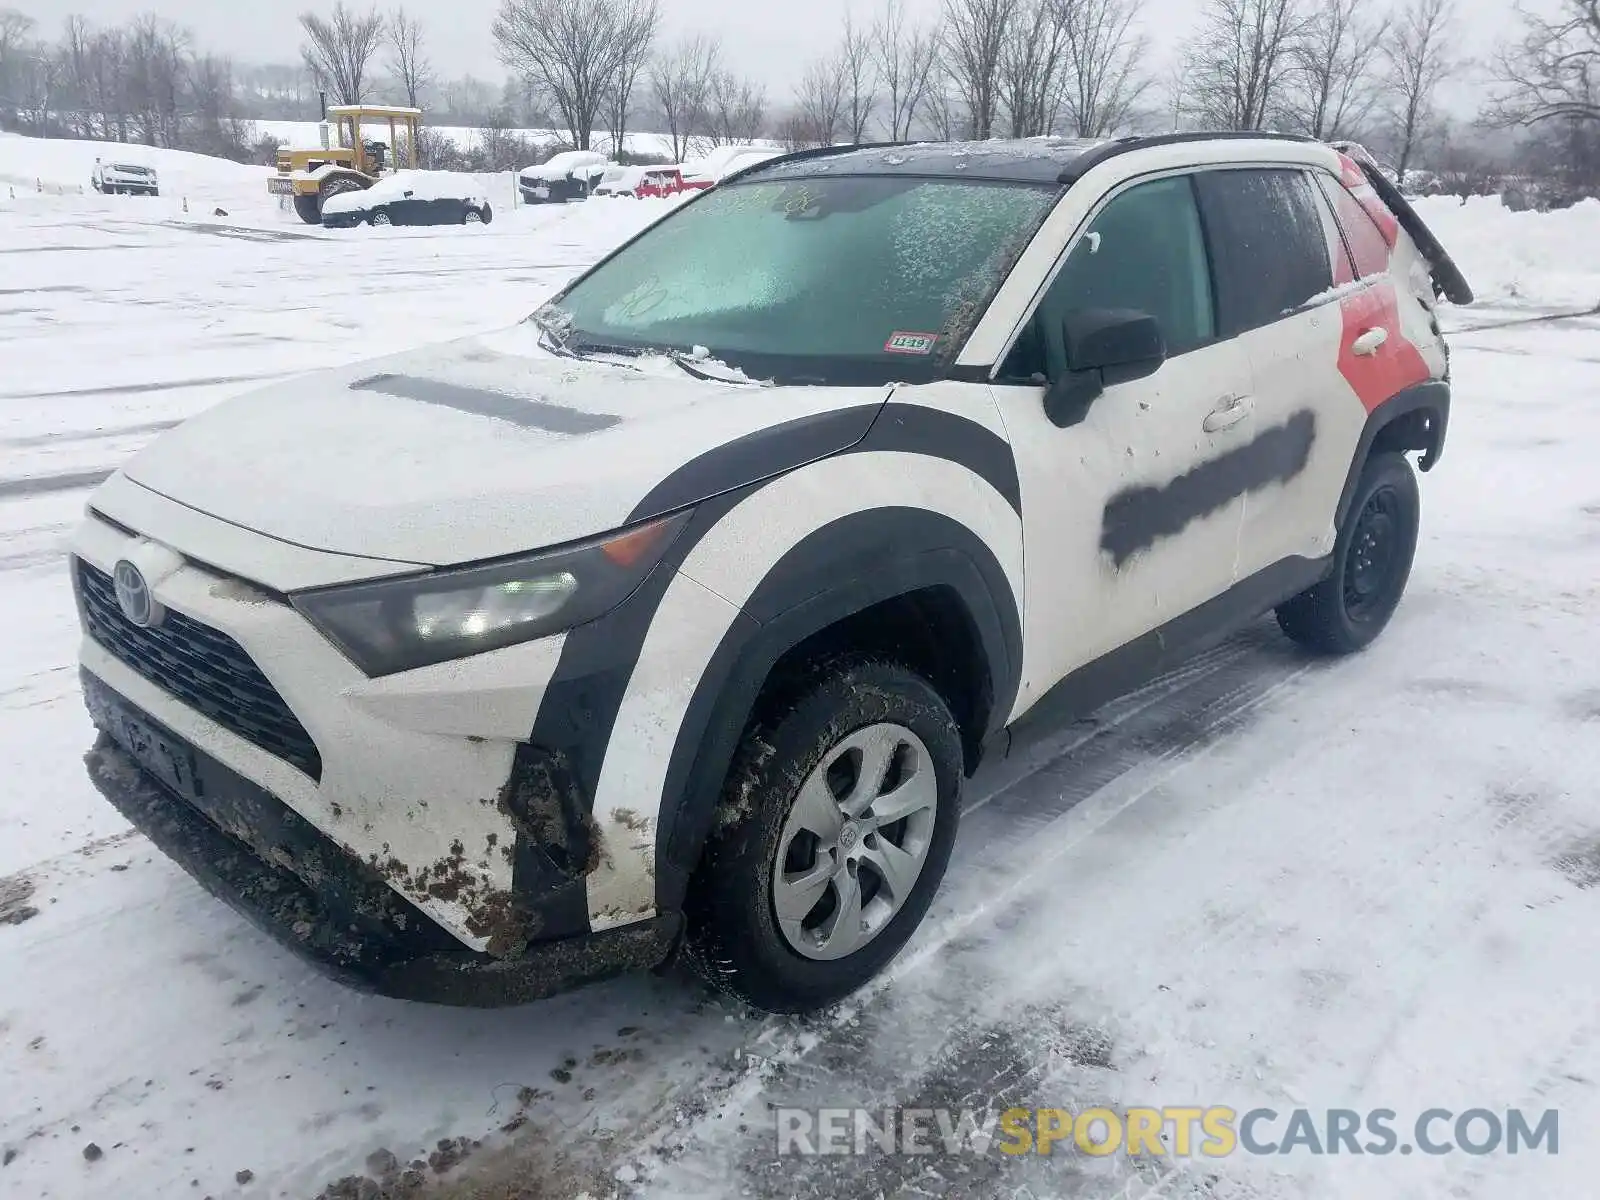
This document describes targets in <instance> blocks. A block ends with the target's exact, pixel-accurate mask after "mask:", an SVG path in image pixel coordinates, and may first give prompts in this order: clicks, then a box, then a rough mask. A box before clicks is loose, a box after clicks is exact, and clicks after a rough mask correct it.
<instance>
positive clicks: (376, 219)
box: [367, 208, 394, 225]
mask: <svg viewBox="0 0 1600 1200" xmlns="http://www.w3.org/2000/svg"><path fill="white" fill-rule="evenodd" d="M367 224H369V225H393V224H394V222H393V221H392V220H390V218H389V214H388V213H386V212H384V211H383V209H381V208H380V209H378V211H377V212H375V213H373V214H372V215H371V216H370V217H368V218H367Z"/></svg>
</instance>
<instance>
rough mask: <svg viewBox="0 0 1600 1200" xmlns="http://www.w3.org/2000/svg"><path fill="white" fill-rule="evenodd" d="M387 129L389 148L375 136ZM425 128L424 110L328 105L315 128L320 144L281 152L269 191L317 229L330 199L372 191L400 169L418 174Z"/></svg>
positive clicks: (373, 105) (383, 105)
mask: <svg viewBox="0 0 1600 1200" xmlns="http://www.w3.org/2000/svg"><path fill="white" fill-rule="evenodd" d="M384 126H387V127H388V130H389V140H388V142H387V143H385V142H383V141H381V140H379V138H378V137H376V136H373V135H374V134H377V133H378V132H379V130H381V129H382V128H383V127H384ZM421 126H422V111H421V110H420V109H415V108H397V107H394V106H392V105H386V104H333V105H327V104H325V105H324V106H323V110H322V121H321V122H320V123H319V124H318V126H317V131H318V134H319V135H320V140H321V143H322V144H321V145H319V146H314V147H312V148H310V149H304V148H298V147H284V148H283V149H280V150H279V151H278V173H277V174H276V175H274V176H273V177H272V178H271V179H269V180H267V191H268V192H270V193H271V194H272V195H274V196H288V197H291V198H292V199H293V201H294V211H295V212H296V213H297V214H298V215H299V217H300V219H301V220H302V221H304V222H305V223H306V224H308V225H316V224H319V223H320V222H321V220H322V202H323V201H324V200H326V199H327V198H328V197H329V196H336V195H338V194H339V193H340V192H353V191H361V190H363V189H365V188H369V187H371V186H372V185H373V184H375V183H377V182H378V180H379V179H381V178H383V175H384V172H386V171H397V170H400V169H401V168H402V167H405V168H408V169H411V170H415V169H416V166H417V130H418V129H420V128H421ZM402 135H403V136H402Z"/></svg>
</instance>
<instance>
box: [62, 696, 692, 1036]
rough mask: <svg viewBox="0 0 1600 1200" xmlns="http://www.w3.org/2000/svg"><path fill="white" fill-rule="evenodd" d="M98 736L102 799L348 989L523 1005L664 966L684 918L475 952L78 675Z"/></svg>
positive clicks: (291, 815) (93, 768) (286, 811)
mask: <svg viewBox="0 0 1600 1200" xmlns="http://www.w3.org/2000/svg"><path fill="white" fill-rule="evenodd" d="M81 679H82V683H83V690H84V697H85V700H86V702H87V703H88V705H89V711H90V713H91V715H92V716H93V718H94V720H95V723H96V725H97V727H98V728H99V731H100V732H99V737H98V739H97V740H96V742H95V744H94V746H93V747H92V748H91V749H90V750H89V752H88V754H87V755H86V756H85V758H84V762H85V765H86V766H87V768H88V772H89V778H90V780H91V781H92V782H93V784H94V786H95V788H96V789H97V790H98V791H99V792H100V794H101V795H103V796H104V797H105V798H106V799H107V800H108V801H110V802H111V804H112V805H113V806H115V807H116V809H117V810H118V811H119V812H121V813H122V815H123V816H124V817H125V818H127V820H128V821H129V822H130V823H131V824H133V825H134V826H135V827H136V828H137V829H138V830H139V831H140V832H141V833H143V834H144V835H145V836H147V837H148V838H149V839H150V840H151V841H152V842H154V843H155V845H156V847H157V848H158V849H160V850H161V851H162V852H163V853H164V854H166V855H167V856H168V857H169V858H171V859H173V860H174V861H175V862H177V863H178V865H180V866H181V867H183V869H184V870H186V871H187V872H188V873H189V874H190V875H192V876H193V877H194V878H195V879H196V880H197V881H198V882H199V883H200V884H201V885H202V886H203V887H204V888H205V889H206V890H207V891H209V892H210V893H211V894H212V895H214V896H216V897H217V898H218V899H220V900H223V901H224V902H225V903H227V904H228V905H229V906H231V907H232V908H234V909H235V910H236V911H238V912H239V913H241V914H242V915H243V916H245V917H246V918H247V919H248V920H250V921H251V922H252V923H253V924H254V925H256V926H257V927H258V928H260V929H261V930H263V931H264V932H266V933H267V934H269V935H270V936H272V937H273V938H275V939H277V940H278V941H280V942H282V943H283V944H284V945H286V946H288V947H289V948H290V949H292V950H294V951H295V952H296V953H297V954H299V955H300V956H301V957H302V958H304V959H306V960H307V961H309V962H311V963H313V964H314V965H315V966H317V967H318V968H319V969H321V970H322V971H324V972H326V973H327V974H329V975H332V976H333V977H334V978H336V979H338V980H340V981H341V982H343V983H345V984H347V985H349V986H351V987H355V988H358V989H360V990H363V991H370V992H376V993H379V994H382V995H387V996H394V997H397V998H400V999H407V1000H418V1001H424V1002H427V1003H433V1004H450V1005H466V1006H474V1007H495V1006H503V1005H511V1004H521V1003H524V1002H526V1001H530V1000H536V999H540V998H542V997H545V996H550V995H553V994H555V993H557V992H561V991H565V990H567V989H569V988H572V987H576V986H578V985H580V984H583V983H587V982H591V981H593V980H596V979H601V978H605V977H607V976H610V975H614V974H617V973H620V972H623V971H628V970H635V969H642V968H649V967H653V966H656V965H658V964H659V963H661V962H662V961H663V960H665V959H666V958H667V956H668V955H669V953H670V952H671V949H672V946H673V944H674V942H675V941H676V938H677V935H678V931H679V926H680V924H681V918H680V917H679V916H678V915H677V914H666V915H661V916H657V917H655V918H653V919H651V920H648V921H641V922H638V923H636V924H632V925H628V926H625V927H622V928H618V929H614V930H608V931H606V932H602V933H590V934H586V935H582V936H578V937H570V938H562V939H559V940H555V941H545V942H534V943H532V944H530V945H529V946H528V947H527V948H526V949H524V950H522V951H521V952H520V953H518V954H517V955H515V956H514V957H503V958H496V957H493V956H491V955H489V954H485V953H481V952H477V951H473V950H470V949H468V948H466V947H464V946H462V945H461V943H460V942H459V941H458V940H457V939H456V938H454V937H452V936H451V935H450V933H448V932H447V931H446V930H445V929H443V928H442V927H440V926H439V925H438V924H437V923H436V922H435V921H434V920H433V919H432V918H431V917H429V916H428V914H427V913H425V912H423V910H422V909H420V908H418V907H417V906H416V905H413V904H411V903H409V902H408V901H407V900H406V899H405V898H404V897H403V896H401V895H399V894H398V893H396V892H395V891H394V889H392V888H391V887H389V886H388V885H387V884H386V883H385V882H384V881H383V879H382V878H381V877H380V875H379V874H378V871H377V870H376V869H375V868H374V867H373V866H372V865H371V864H369V863H365V862H362V861H361V860H360V859H359V858H357V857H356V856H355V855H353V854H352V853H350V852H349V851H348V850H346V849H344V848H343V847H341V846H339V845H338V844H337V843H335V842H334V841H333V840H332V839H331V838H329V837H327V836H326V835H324V834H323V833H321V832H320V831H318V830H317V829H316V828H315V827H314V826H312V825H311V823H310V822H308V821H306V820H304V819H303V818H300V817H299V816H298V815H297V814H296V813H295V812H294V811H293V810H292V809H290V808H289V807H288V806H287V805H285V804H284V803H283V802H282V801H281V800H279V799H277V798H276V797H275V796H273V795H271V794H270V793H268V792H267V791H266V790H264V789H263V788H261V787H259V786H258V785H256V784H254V783H252V782H250V781H249V780H248V779H246V778H244V777H243V776H242V775H240V774H238V773H237V772H235V771H233V770H231V769H230V768H228V767H227V766H225V765H224V764H223V763H221V762H219V761H218V760H217V759H215V758H213V757H212V756H211V755H209V754H206V753H205V752H204V751H203V750H201V749H199V748H198V747H196V746H194V745H193V744H192V743H190V742H187V741H185V740H184V739H183V738H181V737H179V736H178V735H177V734H175V733H173V732H172V731H171V730H170V729H168V728H167V727H165V726H164V725H163V724H162V723H161V722H159V721H157V720H156V719H155V718H154V717H152V716H151V715H150V714H149V713H147V712H145V711H143V710H142V709H140V708H138V707H137V706H135V705H133V704H132V703H131V702H129V701H128V700H127V699H126V698H125V697H123V696H121V695H119V694H118V693H117V692H115V691H113V690H112V689H111V688H110V687H108V686H107V685H106V684H105V683H104V682H103V681H101V680H100V679H99V678H98V677H96V676H95V675H94V674H93V673H92V672H90V671H87V670H84V671H82V672H81ZM119 714H123V715H128V716H132V717H134V718H136V719H137V720H138V721H139V722H140V723H141V724H142V725H144V726H146V727H148V728H150V729H152V730H154V731H155V732H156V733H157V734H158V735H159V736H160V737H161V738H163V739H164V740H168V741H169V742H170V743H171V744H174V745H180V746H182V747H184V748H185V749H186V750H188V751H189V752H191V753H192V754H193V761H194V782H195V788H194V791H195V793H196V798H195V799H192V800H191V799H186V798H185V797H184V796H182V795H180V794H179V793H178V792H177V791H176V790H174V789H173V788H172V787H171V786H169V785H168V784H167V783H166V782H164V781H163V780H161V779H159V778H158V777H157V776H156V775H155V774H153V773H151V772H150V771H147V770H145V769H144V768H143V767H142V766H141V765H140V763H139V760H138V759H137V758H135V756H134V755H133V754H132V753H131V752H130V750H129V749H128V748H127V747H126V746H124V745H123V744H122V743H121V742H120V741H119V740H118V739H117V738H116V737H115V736H113V734H112V733H111V732H109V731H108V730H109V729H111V728H119V727H121V726H120V720H119Z"/></svg>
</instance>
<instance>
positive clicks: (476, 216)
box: [322, 171, 494, 229]
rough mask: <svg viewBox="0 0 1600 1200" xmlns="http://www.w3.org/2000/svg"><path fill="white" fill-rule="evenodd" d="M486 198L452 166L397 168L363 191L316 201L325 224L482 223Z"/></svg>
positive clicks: (488, 217) (487, 213)
mask: <svg viewBox="0 0 1600 1200" xmlns="http://www.w3.org/2000/svg"><path fill="white" fill-rule="evenodd" d="M492 220H494V210H493V209H492V208H490V207H489V197H488V196H487V195H485V194H484V191H483V186H482V185H481V184H480V183H479V182H478V181H477V180H476V179H474V178H473V177H472V176H471V175H462V174H460V173H458V172H455V171H397V172H396V173H395V174H393V175H391V176H389V177H388V178H387V179H383V180H380V181H379V182H378V183H375V184H373V185H372V186H371V187H369V188H367V189H366V190H365V191H359V192H340V193H338V194H337V195H334V196H329V197H328V198H327V199H326V200H324V201H323V202H322V224H323V227H324V228H327V229H348V228H350V227H351V226H353V225H477V224H482V225H487V224H488V223H489V222H490V221H492Z"/></svg>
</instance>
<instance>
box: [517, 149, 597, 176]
mask: <svg viewBox="0 0 1600 1200" xmlns="http://www.w3.org/2000/svg"><path fill="white" fill-rule="evenodd" d="M608 161H609V160H608V159H607V158H606V156H605V155H604V154H601V153H600V152H599V151H598V150H563V151H562V152H561V153H560V154H556V155H552V156H551V157H550V159H549V161H547V162H543V163H540V164H538V165H537V166H532V167H524V168H523V170H522V174H524V175H527V176H529V177H530V178H533V179H550V180H554V179H560V178H562V177H563V176H565V175H567V174H569V173H570V172H572V171H576V170H578V169H579V168H580V167H598V166H600V165H602V164H603V163H606V162H608Z"/></svg>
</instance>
